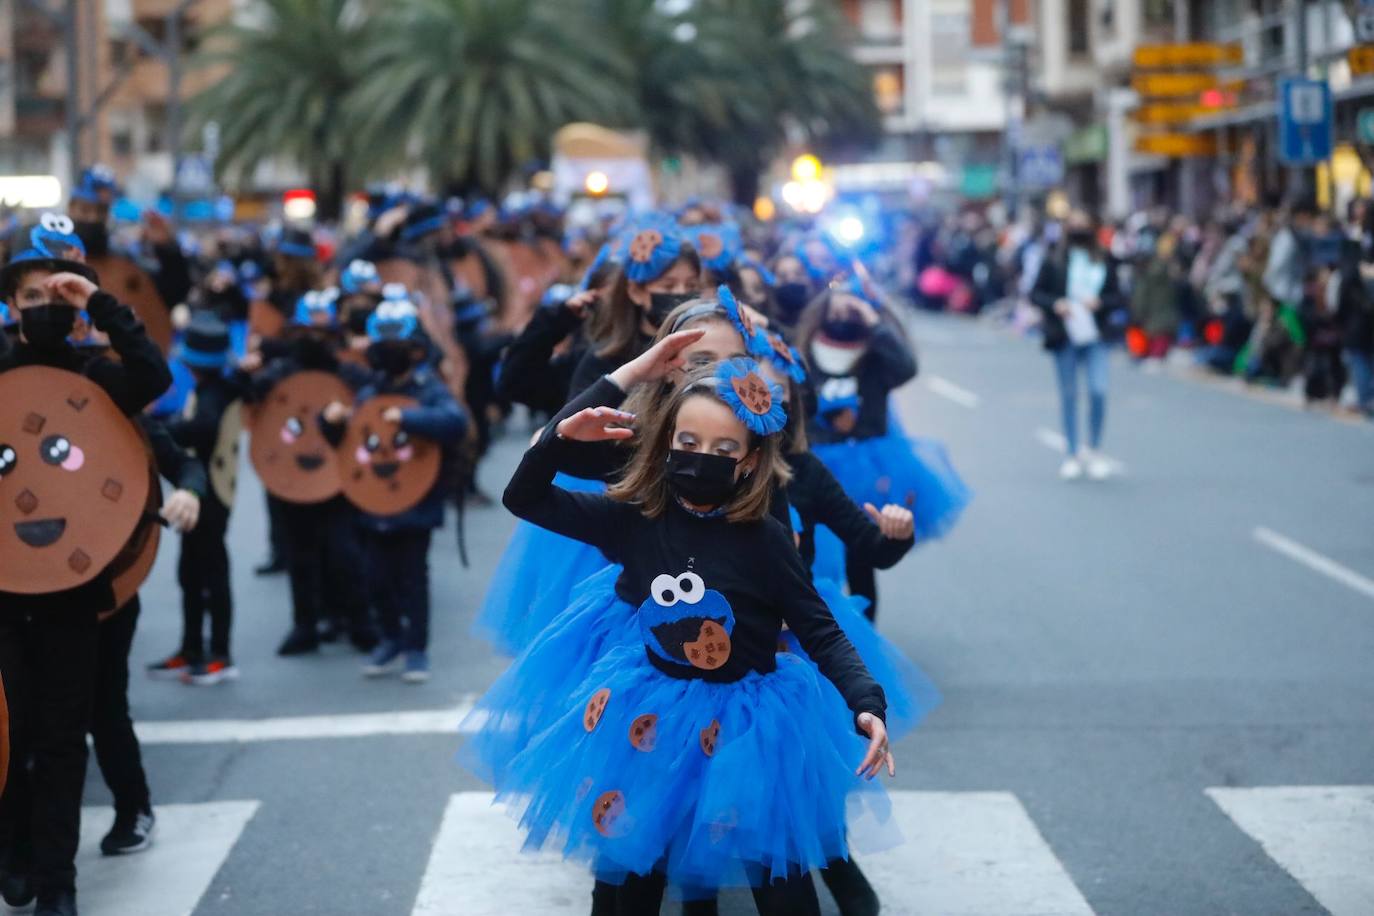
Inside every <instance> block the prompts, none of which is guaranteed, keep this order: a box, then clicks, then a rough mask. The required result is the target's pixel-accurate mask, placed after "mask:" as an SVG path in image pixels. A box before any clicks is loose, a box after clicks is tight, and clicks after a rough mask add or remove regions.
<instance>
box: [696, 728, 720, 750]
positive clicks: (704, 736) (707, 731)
mask: <svg viewBox="0 0 1374 916" xmlns="http://www.w3.org/2000/svg"><path fill="white" fill-rule="evenodd" d="M700 738H701V752H702V753H703V754H705V755H706V756H707V757H714V756H716V742H717V741H719V740H720V722H718V721H716V720H715V719H712V720H711V724H710V725H708V726H706V727H705V728H703V729H702V730H701V735H700Z"/></svg>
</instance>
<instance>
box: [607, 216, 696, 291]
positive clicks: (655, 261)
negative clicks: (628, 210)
mask: <svg viewBox="0 0 1374 916" xmlns="http://www.w3.org/2000/svg"><path fill="white" fill-rule="evenodd" d="M685 241H686V240H685V239H684V238H683V236H682V232H681V230H679V228H678V226H677V224H676V223H674V222H673V221H672V220H670V219H665V218H662V217H657V216H655V217H650V218H649V219H647V220H644V221H641V222H639V223H637V224H636V225H632V226H630V227H629V228H628V229H627V230H626V231H625V233H624V235H623V236H622V239H621V244H620V250H619V257H618V260H619V261H620V262H621V263H622V264H624V265H625V267H624V270H625V276H626V277H628V278H629V279H630V280H632V281H634V282H635V283H641V284H643V283H652V282H653V281H655V280H657V279H658V278H659V277H661V276H663V275H664V274H665V273H667V271H668V268H670V267H672V266H673V264H674V263H675V262H676V261H677V259H678V257H679V256H680V255H681V254H682V246H683V245H684V244H685Z"/></svg>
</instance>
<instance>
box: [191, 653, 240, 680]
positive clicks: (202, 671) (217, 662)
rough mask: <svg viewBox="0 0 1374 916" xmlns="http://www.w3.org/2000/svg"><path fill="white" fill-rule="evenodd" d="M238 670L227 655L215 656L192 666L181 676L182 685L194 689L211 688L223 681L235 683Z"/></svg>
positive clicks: (237, 677)
mask: <svg viewBox="0 0 1374 916" xmlns="http://www.w3.org/2000/svg"><path fill="white" fill-rule="evenodd" d="M238 679H239V669H238V668H237V667H236V666H235V665H234V662H233V660H232V659H230V658H229V656H227V655H215V656H212V657H211V658H210V660H209V661H208V662H202V663H201V664H198V665H192V666H191V667H190V668H188V669H187V670H186V672H185V673H184V674H182V676H181V682H182V683H183V684H190V685H192V686H194V687H213V686H215V685H216V684H222V683H224V682H225V681H237V680H238Z"/></svg>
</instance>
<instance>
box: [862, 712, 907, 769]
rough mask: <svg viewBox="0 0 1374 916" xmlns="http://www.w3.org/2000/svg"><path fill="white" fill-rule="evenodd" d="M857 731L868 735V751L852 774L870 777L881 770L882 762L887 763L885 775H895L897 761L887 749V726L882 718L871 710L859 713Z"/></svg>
mask: <svg viewBox="0 0 1374 916" xmlns="http://www.w3.org/2000/svg"><path fill="white" fill-rule="evenodd" d="M859 731H861V732H863V733H864V734H865V735H867V736H868V753H867V754H865V755H864V759H863V763H861V764H859V768H858V769H857V770H855V771H854V775H855V776H862V777H863V778H864V779H872V778H873V777H874V776H877V775H878V774H879V773H880V772H882V769H883V764H887V775H889V776H896V775H897V761H896V760H895V759H893V757H892V751H891V750H889V749H888V745H887V726H886V725H884V724H883V720H882V719H879V718H878V717H877V716H875V715H873V713H871V712H863V713H859Z"/></svg>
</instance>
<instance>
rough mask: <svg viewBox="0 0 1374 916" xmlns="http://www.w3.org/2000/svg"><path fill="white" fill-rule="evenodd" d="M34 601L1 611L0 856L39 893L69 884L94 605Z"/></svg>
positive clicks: (92, 667)
mask: <svg viewBox="0 0 1374 916" xmlns="http://www.w3.org/2000/svg"><path fill="white" fill-rule="evenodd" d="M106 594H107V595H108V590H106ZM7 603H11V604H19V602H9V600H8V599H7ZM39 603H41V604H43V605H44V606H43V607H40V608H35V609H33V610H32V611H29V610H25V609H24V608H23V607H22V606H21V607H18V608H16V607H13V606H11V607H6V608H3V609H0V677H3V678H4V679H5V692H6V693H7V694H8V697H9V707H10V751H11V754H10V773H9V783H8V785H7V786H6V788H5V794H4V796H3V797H0V854H3V855H4V856H5V858H6V859H7V862H8V865H9V868H10V869H11V870H13V871H16V872H20V873H23V872H26V871H27V872H29V873H30V874H32V876H33V882H34V887H35V889H36V890H37V891H38V892H39V893H44V892H54V891H62V890H68V891H74V890H75V888H76V865H75V859H76V849H77V845H78V842H79V840H80V837H81V793H82V789H83V786H84V783H85V781H86V730H87V728H88V726H89V724H90V715H91V696H92V692H93V690H94V687H95V682H96V672H97V669H98V663H97V645H96V644H97V639H98V635H97V629H96V627H97V620H96V615H97V614H98V613H99V610H100V608H99V606H98V605H96V604H92V603H90V602H89V601H74V602H73V601H67V600H64V599H63V598H62V597H61V596H51V597H50V598H48V599H46V600H40V601H37V602H34V601H26V602H24V603H23V604H24V605H31V604H39Z"/></svg>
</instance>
